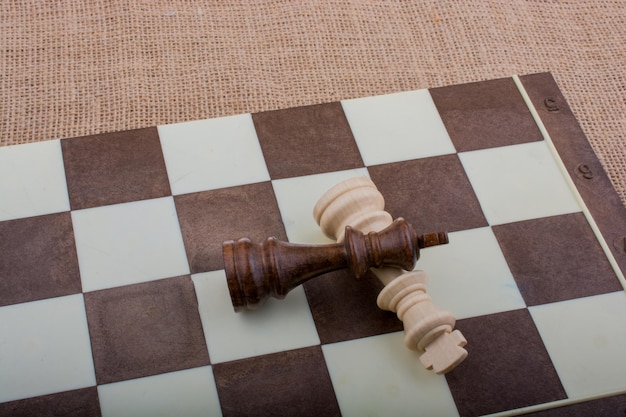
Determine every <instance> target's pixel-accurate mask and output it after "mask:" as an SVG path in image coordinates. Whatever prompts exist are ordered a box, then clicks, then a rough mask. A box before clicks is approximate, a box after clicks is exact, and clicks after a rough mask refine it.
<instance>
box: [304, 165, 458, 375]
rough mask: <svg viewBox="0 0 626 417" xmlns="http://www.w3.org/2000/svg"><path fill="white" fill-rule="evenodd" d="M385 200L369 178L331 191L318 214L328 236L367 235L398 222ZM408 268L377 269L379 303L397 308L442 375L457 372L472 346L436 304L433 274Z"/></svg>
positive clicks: (414, 345)
mask: <svg viewBox="0 0 626 417" xmlns="http://www.w3.org/2000/svg"><path fill="white" fill-rule="evenodd" d="M384 207H385V201H384V199H383V196H382V194H381V193H380V192H379V191H378V189H377V188H376V185H375V184H374V183H373V182H372V181H371V180H369V179H368V178H365V177H355V178H351V179H349V180H346V181H343V182H341V183H339V184H337V185H336V186H334V187H333V188H331V189H330V190H328V191H327V192H326V193H325V194H324V195H323V196H322V197H321V198H320V199H319V201H318V202H317V204H316V205H315V208H314V209H313V216H314V217H315V220H316V222H317V223H318V224H319V226H320V228H321V229H322V231H323V232H324V234H326V236H328V237H330V238H331V239H334V240H336V241H337V242H342V241H343V240H344V239H345V238H346V235H345V230H346V227H347V226H351V227H352V228H354V229H358V230H360V231H362V232H363V233H370V232H375V231H379V230H383V229H385V228H386V227H388V226H389V224H390V223H391V222H392V217H391V215H390V214H389V213H387V212H386V211H384ZM411 269H412V268H405V267H403V266H399V267H397V266H391V267H389V266H385V267H382V268H373V269H372V271H373V272H374V274H375V275H376V276H378V278H379V279H380V281H381V282H382V283H383V284H384V285H385V288H383V290H382V291H381V292H380V294H379V296H378V300H377V303H378V306H379V307H380V308H381V309H383V310H389V311H393V312H395V313H396V314H397V315H398V318H399V319H400V320H402V322H403V324H404V331H405V339H404V341H405V345H406V346H407V347H408V348H409V349H411V350H416V351H418V352H419V353H420V361H421V362H422V364H423V365H424V366H425V367H426V368H427V369H433V370H434V371H435V372H436V373H438V374H442V373H446V372H449V371H451V370H452V369H454V368H455V367H456V366H457V365H458V364H460V363H461V362H463V360H464V359H465V358H466V357H467V351H466V350H465V349H464V348H463V346H465V345H466V344H467V341H466V339H465V337H463V335H462V334H461V332H460V331H458V330H453V328H454V325H455V323H456V319H455V318H454V316H453V315H452V313H450V312H449V311H446V310H442V309H440V308H438V307H436V306H435V305H434V304H433V303H432V300H431V298H430V296H429V295H428V294H427V293H426V282H427V281H428V277H427V275H426V273H425V272H424V271H411V272H407V270H409V271H410V270H411Z"/></svg>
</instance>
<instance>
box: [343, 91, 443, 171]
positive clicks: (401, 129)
mask: <svg viewBox="0 0 626 417" xmlns="http://www.w3.org/2000/svg"><path fill="white" fill-rule="evenodd" d="M341 105H342V107H343V110H344V113H345V115H346V118H347V119H348V123H349V124H350V128H351V129H352V134H353V135H354V139H355V140H356V143H357V145H358V147H359V150H360V152H361V156H362V157H363V162H365V165H377V164H384V163H388V162H396V161H404V160H408V159H417V158H425V157H430V156H437V155H444V154H449V153H454V152H455V148H454V145H453V144H452V141H451V140H450V137H449V136H448V132H447V130H446V128H445V126H444V124H443V121H442V120H441V117H440V116H439V112H438V111H437V108H436V107H435V103H434V102H433V99H432V97H431V96H430V92H429V91H428V90H414V91H406V92H401V93H394V94H387V95H381V96H374V97H364V98H357V99H352V100H344V101H342V102H341Z"/></svg>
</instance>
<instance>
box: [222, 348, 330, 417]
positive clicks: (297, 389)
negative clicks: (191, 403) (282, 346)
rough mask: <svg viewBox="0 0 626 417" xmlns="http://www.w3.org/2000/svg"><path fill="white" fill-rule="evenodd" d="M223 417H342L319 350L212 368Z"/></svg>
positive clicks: (289, 353) (235, 362)
mask: <svg viewBox="0 0 626 417" xmlns="http://www.w3.org/2000/svg"><path fill="white" fill-rule="evenodd" d="M213 374H214V376H215V383H216V386H217V392H218V395H219V397H220V403H221V406H222V412H223V414H224V417H231V416H312V417H318V416H340V415H341V413H340V411H339V405H338V404H337V399H336V398H335V392H334V390H333V386H332V383H331V380H330V375H329V374H328V370H327V368H326V362H325V361H324V357H323V355H322V350H321V348H320V347H319V346H313V347H308V348H303V349H297V350H290V351H286V352H280V353H275V354H270V355H264V356H257V357H253V358H247V359H241V360H238V361H233V362H224V363H218V364H215V365H213Z"/></svg>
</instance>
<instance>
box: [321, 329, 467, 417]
mask: <svg viewBox="0 0 626 417" xmlns="http://www.w3.org/2000/svg"><path fill="white" fill-rule="evenodd" d="M403 338H404V333H403V332H395V333H390V334H384V335H380V336H372V337H367V338H363V339H356V340H351V341H347V342H340V343H334V344H329V345H323V346H322V351H323V353H324V359H325V360H326V364H327V365H328V371H329V373H330V378H331V381H332V384H333V387H334V389H335V393H336V395H337V401H338V403H339V408H340V409H341V414H342V415H343V416H346V417H347V416H355V417H360V416H398V417H401V416H411V417H419V416H425V417H426V416H428V417H430V416H450V417H451V416H457V415H458V412H457V409H456V406H455V404H454V400H453V398H452V394H451V393H450V390H449V388H448V385H447V383H446V379H445V377H444V376H442V375H437V374H435V373H434V372H432V371H429V370H426V368H424V367H423V366H422V364H421V363H420V361H419V356H418V354H417V352H414V351H411V350H408V349H407V348H406V347H405V346H404V343H403Z"/></svg>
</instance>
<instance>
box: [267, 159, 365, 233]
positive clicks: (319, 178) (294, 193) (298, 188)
mask: <svg viewBox="0 0 626 417" xmlns="http://www.w3.org/2000/svg"><path fill="white" fill-rule="evenodd" d="M354 177H367V178H369V174H368V172H367V169H365V168H358V169H352V170H346V171H335V172H328V173H324V174H316V175H309V176H305V177H294V178H286V179H281V180H273V181H272V185H273V187H274V193H275V194H276V200H277V202H278V207H279V209H280V213H281V216H282V219H283V224H284V225H285V231H286V232H287V237H288V238H289V241H290V242H292V243H306V244H328V243H334V242H333V241H332V240H331V239H330V238H328V237H326V236H325V235H324V233H323V232H322V231H321V229H320V228H319V226H318V225H317V223H316V222H315V218H314V217H313V207H315V204H316V203H317V201H318V200H319V199H320V198H321V197H322V195H323V194H324V193H325V192H326V191H328V190H329V189H331V188H332V187H334V186H335V185H337V184H338V183H340V182H342V181H345V180H347V179H349V178H354Z"/></svg>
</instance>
